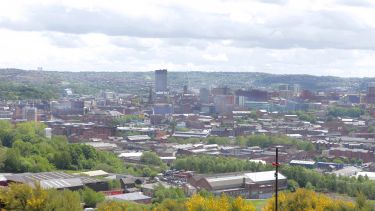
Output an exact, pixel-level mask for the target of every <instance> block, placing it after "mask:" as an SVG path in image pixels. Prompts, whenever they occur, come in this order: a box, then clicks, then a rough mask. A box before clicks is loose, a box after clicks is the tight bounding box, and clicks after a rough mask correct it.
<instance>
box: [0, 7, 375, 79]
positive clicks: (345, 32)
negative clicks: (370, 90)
mask: <svg viewBox="0 0 375 211" xmlns="http://www.w3.org/2000/svg"><path fill="white" fill-rule="evenodd" d="M0 49H1V51H0V68H21V69H37V67H43V69H44V70H51V71H153V70H155V69H164V68H166V69H168V70H169V71H233V72H234V71H241V72H266V73H276V74H311V75H334V76H341V77H375V1H370V0H369V1H366V0H321V1H319V0H311V1H306V0H179V1H177V0H175V1H171V0H149V1H145V0H137V1H134V0H133V1H126V0H101V1H99V0H64V1H61V0H59V1H58V0H43V1H42V0H40V1H39V0H24V1H20V0H12V1H5V0H1V6H0Z"/></svg>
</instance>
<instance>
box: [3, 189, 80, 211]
mask: <svg viewBox="0 0 375 211" xmlns="http://www.w3.org/2000/svg"><path fill="white" fill-rule="evenodd" d="M0 201H1V203H2V205H3V206H4V207H3V208H4V209H5V210H31V211H32V210H35V211H36V210H37V211H49V210H57V211H64V210H72V211H78V210H82V208H81V204H80V200H79V196H78V194H77V193H74V192H72V191H68V190H65V191H57V190H44V189H42V188H41V186H40V185H39V184H35V188H32V187H31V186H29V185H26V184H10V185H9V188H7V189H1V190H0Z"/></svg>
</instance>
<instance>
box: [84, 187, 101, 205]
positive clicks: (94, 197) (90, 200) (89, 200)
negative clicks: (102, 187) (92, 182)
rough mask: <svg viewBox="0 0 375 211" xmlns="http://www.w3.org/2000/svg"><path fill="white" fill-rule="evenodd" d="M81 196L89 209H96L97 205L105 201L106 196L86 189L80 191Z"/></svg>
mask: <svg viewBox="0 0 375 211" xmlns="http://www.w3.org/2000/svg"><path fill="white" fill-rule="evenodd" d="M79 193H80V195H81V199H82V201H83V202H84V203H85V204H86V206H88V207H96V205H97V204H98V203H100V202H103V201H104V194H102V193H99V192H95V191H94V190H92V189H90V188H87V187H85V188H84V189H83V190H80V192H79Z"/></svg>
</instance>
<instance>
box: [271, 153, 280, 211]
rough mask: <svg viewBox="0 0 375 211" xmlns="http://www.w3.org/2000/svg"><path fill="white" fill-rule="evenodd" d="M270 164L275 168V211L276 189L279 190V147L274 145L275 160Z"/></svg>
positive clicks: (276, 205) (276, 203)
mask: <svg viewBox="0 0 375 211" xmlns="http://www.w3.org/2000/svg"><path fill="white" fill-rule="evenodd" d="M272 166H274V167H275V168H276V171H275V211H278V205H279V203H278V191H279V185H278V183H279V166H280V163H279V148H278V147H277V146H276V162H274V163H272Z"/></svg>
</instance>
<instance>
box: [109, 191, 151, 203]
mask: <svg viewBox="0 0 375 211" xmlns="http://www.w3.org/2000/svg"><path fill="white" fill-rule="evenodd" d="M106 198H107V199H110V200H124V201H138V200H146V199H151V197H149V196H146V195H144V194H143V193H142V192H134V193H124V194H118V195H112V196H107V197H106Z"/></svg>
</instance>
